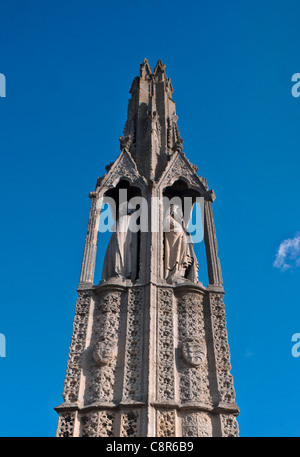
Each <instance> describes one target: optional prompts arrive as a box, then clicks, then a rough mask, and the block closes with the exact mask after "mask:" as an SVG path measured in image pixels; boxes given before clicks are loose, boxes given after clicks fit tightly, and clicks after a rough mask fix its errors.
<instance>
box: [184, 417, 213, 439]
mask: <svg viewBox="0 0 300 457" xmlns="http://www.w3.org/2000/svg"><path fill="white" fill-rule="evenodd" d="M182 436H183V437H210V436H213V434H212V422H211V419H210V416H209V414H207V413H205V412H194V413H188V414H186V415H184V417H183V419H182Z"/></svg>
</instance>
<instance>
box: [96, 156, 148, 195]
mask: <svg viewBox="0 0 300 457" xmlns="http://www.w3.org/2000/svg"><path fill="white" fill-rule="evenodd" d="M117 161H118V162H117V163H116V165H115V166H114V167H113V168H112V169H111V170H110V171H109V173H108V175H107V179H106V180H105V182H104V185H105V186H107V187H110V186H113V185H114V182H115V181H116V180H117V179H118V178H121V177H126V178H128V179H130V181H131V182H135V181H137V180H138V179H139V178H140V175H139V173H138V171H137V168H136V166H135V164H134V162H133V160H132V159H131V157H130V156H129V154H128V153H127V152H126V151H123V152H122V153H121V155H120V157H119V158H118V159H117Z"/></svg>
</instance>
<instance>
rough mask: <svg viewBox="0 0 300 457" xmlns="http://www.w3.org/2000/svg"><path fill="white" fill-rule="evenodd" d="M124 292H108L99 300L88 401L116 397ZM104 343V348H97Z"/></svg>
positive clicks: (86, 392) (96, 307)
mask: <svg viewBox="0 0 300 457" xmlns="http://www.w3.org/2000/svg"><path fill="white" fill-rule="evenodd" d="M120 306H121V296H120V294H119V293H116V292H114V293H107V294H105V295H103V296H100V297H99V298H98V300H97V302H96V304H95V310H94V323H93V329H92V337H91V348H92V356H93V358H92V360H93V362H92V361H91V363H90V366H89V368H88V370H87V375H86V386H85V403H86V404H90V403H93V402H96V401H104V402H111V401H113V398H114V385H115V380H116V379H115V370H116V357H117V352H118V341H119V327H120ZM99 347H100V351H99V350H98V351H97V349H96V348H99Z"/></svg>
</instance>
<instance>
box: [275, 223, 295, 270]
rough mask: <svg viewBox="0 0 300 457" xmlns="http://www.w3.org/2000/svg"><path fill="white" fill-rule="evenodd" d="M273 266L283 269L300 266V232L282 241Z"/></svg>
mask: <svg viewBox="0 0 300 457" xmlns="http://www.w3.org/2000/svg"><path fill="white" fill-rule="evenodd" d="M273 266H274V267H275V268H279V269H280V270H281V271H285V270H288V269H289V268H292V267H294V266H296V267H299V266H300V232H298V233H296V235H295V237H294V238H288V239H287V240H284V241H282V242H281V243H280V246H279V248H278V251H277V254H276V259H275V261H274V263H273Z"/></svg>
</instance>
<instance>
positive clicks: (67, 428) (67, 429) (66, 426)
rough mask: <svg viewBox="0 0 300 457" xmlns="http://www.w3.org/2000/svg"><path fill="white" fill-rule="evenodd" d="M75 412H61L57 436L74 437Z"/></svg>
mask: <svg viewBox="0 0 300 457" xmlns="http://www.w3.org/2000/svg"><path fill="white" fill-rule="evenodd" d="M74 422H75V412H71V413H60V415H59V421H58V432H57V436H58V437H60V438H68V437H72V436H73V434H74Z"/></svg>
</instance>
